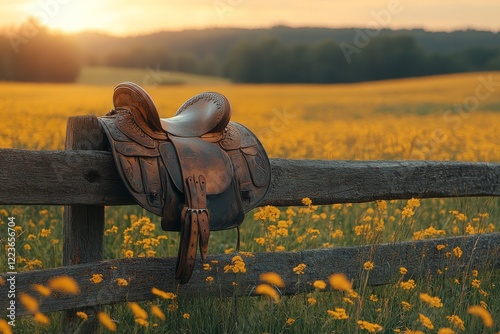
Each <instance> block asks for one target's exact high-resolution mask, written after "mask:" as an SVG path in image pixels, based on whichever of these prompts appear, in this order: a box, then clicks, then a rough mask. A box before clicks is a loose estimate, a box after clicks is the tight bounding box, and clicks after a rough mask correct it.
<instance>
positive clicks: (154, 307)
mask: <svg viewBox="0 0 500 334" xmlns="http://www.w3.org/2000/svg"><path fill="white" fill-rule="evenodd" d="M151 313H153V314H154V315H155V316H156V317H157V318H158V319H161V320H165V314H164V313H163V312H162V310H161V309H160V308H159V307H158V306H157V305H151Z"/></svg>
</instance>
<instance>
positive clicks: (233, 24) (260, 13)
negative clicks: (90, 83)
mask: <svg viewBox="0 0 500 334" xmlns="http://www.w3.org/2000/svg"><path fill="white" fill-rule="evenodd" d="M499 13H500V2H498V1H495V0H476V1H474V2H473V1H470V0H457V1H450V0H442V1H439V2H436V1H431V0H423V1H419V2H417V1H412V0H360V1H357V2H350V3H345V2H340V1H333V0H314V1H309V2H301V1H297V0H295V1H294V0H288V1H285V0H275V1H273V2H269V1H264V0H254V1H252V2H248V1H243V0H213V1H212V0H210V1H206V0H191V1H185V0H184V1H183V0H170V1H168V2H166V1H161V0H144V1H142V2H140V3H138V2H137V1H130V0H121V1H118V0H110V1H106V2H104V1H98V0H88V1H85V2H81V1H79V2H77V1H75V0H18V1H16V2H11V3H9V4H1V5H0V22H1V23H0V26H2V27H4V28H5V27H13V26H19V25H20V24H22V23H23V22H26V21H27V20H28V19H29V18H30V17H34V18H36V19H38V21H40V22H41V24H42V25H44V26H47V27H49V28H50V29H52V30H58V31H61V32H64V33H78V32H98V33H104V34H108V35H114V36H131V35H132V36H133V35H145V34H151V33H155V32H160V31H181V30H192V29H196V30H198V29H201V30H203V29H211V28H243V29H259V28H263V29H266V28H271V27H273V26H277V25H284V26H289V27H320V28H353V27H356V28H380V27H384V28H389V29H394V30H397V29H424V30H427V31H455V30H467V29H474V30H483V31H492V32H498V31H500V20H498V14H499Z"/></svg>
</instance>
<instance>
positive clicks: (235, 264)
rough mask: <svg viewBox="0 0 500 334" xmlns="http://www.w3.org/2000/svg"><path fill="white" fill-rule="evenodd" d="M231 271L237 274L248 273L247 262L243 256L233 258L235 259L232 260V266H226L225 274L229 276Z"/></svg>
mask: <svg viewBox="0 0 500 334" xmlns="http://www.w3.org/2000/svg"><path fill="white" fill-rule="evenodd" d="M230 271H232V272H233V273H235V274H237V273H246V272H247V269H246V266H245V262H244V261H243V259H242V258H241V256H239V255H236V256H233V258H232V260H231V264H228V265H226V266H224V273H225V274H227V273H228V272H230Z"/></svg>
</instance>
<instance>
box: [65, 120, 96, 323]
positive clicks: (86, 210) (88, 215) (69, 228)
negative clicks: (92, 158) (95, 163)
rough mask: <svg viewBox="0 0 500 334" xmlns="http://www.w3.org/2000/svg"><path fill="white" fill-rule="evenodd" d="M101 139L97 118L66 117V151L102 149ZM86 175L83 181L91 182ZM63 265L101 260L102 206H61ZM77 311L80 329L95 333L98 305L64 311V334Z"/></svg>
mask: <svg viewBox="0 0 500 334" xmlns="http://www.w3.org/2000/svg"><path fill="white" fill-rule="evenodd" d="M102 149H104V138H103V136H102V132H101V128H100V125H99V122H98V121H97V118H96V117H95V116H92V115H88V116H77V117H70V118H69V119H68V123H67V128H66V150H102ZM91 175H92V174H88V177H87V178H90V179H92V178H91V177H90V176H91ZM63 231H64V235H63V265H65V266H67V265H72V264H81V263H91V262H98V261H101V260H102V252H103V234H104V205H85V204H73V205H66V206H65V207H64V230H63ZM77 311H83V312H85V313H86V314H87V315H88V319H87V321H85V323H84V324H82V326H83V327H82V328H80V330H81V331H82V332H84V333H97V330H98V326H97V325H98V321H97V312H98V311H99V306H96V307H84V308H77V309H68V310H66V311H65V312H64V318H63V328H64V332H65V333H74V332H75V331H76V329H77V328H78V327H79V324H80V321H79V320H80V319H79V318H78V317H77V316H76V312H77Z"/></svg>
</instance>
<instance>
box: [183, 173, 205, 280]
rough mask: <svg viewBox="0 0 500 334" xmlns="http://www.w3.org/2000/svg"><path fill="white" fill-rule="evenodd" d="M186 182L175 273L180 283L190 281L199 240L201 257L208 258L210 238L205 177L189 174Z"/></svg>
mask: <svg viewBox="0 0 500 334" xmlns="http://www.w3.org/2000/svg"><path fill="white" fill-rule="evenodd" d="M184 183H185V195H186V202H185V203H186V205H185V206H184V208H183V210H182V213H181V224H182V226H181V240H180V243H179V253H178V254H177V264H176V273H175V278H176V279H178V280H179V283H180V284H184V283H186V282H188V281H189V278H190V277H191V274H192V273H193V268H194V262H195V259H196V248H197V244H198V242H199V244H200V254H201V258H202V260H206V258H207V253H208V239H209V238H210V214H209V212H208V209H207V193H206V180H205V177H204V176H203V175H200V176H199V177H198V178H196V176H189V177H188V178H186V180H185V182H184Z"/></svg>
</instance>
